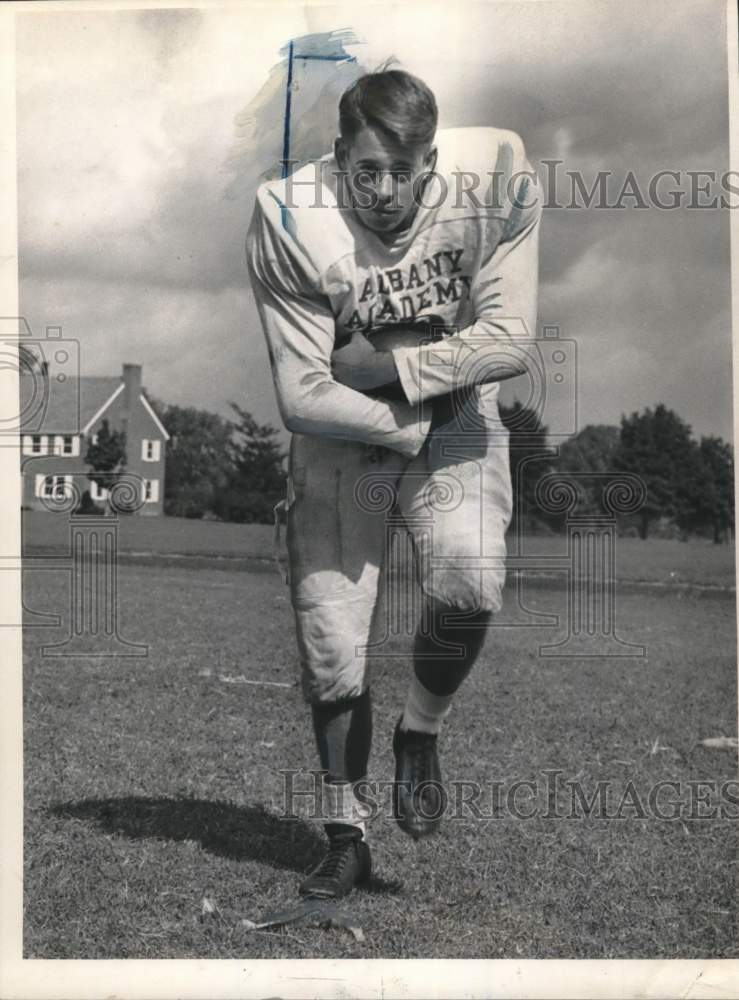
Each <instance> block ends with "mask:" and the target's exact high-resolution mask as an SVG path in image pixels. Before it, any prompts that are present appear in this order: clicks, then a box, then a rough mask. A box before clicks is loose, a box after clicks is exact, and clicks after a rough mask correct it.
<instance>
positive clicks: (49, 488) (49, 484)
mask: <svg viewBox="0 0 739 1000" xmlns="http://www.w3.org/2000/svg"><path fill="white" fill-rule="evenodd" d="M71 486H72V477H71V476H36V496H37V497H40V498H41V499H43V500H63V499H65V497H67V496H68V495H69V493H68V489H69V488H71Z"/></svg>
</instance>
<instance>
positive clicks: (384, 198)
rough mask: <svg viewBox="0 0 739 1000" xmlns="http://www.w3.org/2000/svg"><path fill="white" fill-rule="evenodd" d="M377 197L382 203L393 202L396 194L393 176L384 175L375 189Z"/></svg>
mask: <svg viewBox="0 0 739 1000" xmlns="http://www.w3.org/2000/svg"><path fill="white" fill-rule="evenodd" d="M375 190H376V191H377V197H378V198H379V199H380V201H381V202H388V201H391V200H392V198H393V195H394V193H395V187H394V182H393V175H392V174H382V176H381V177H380V179H379V180H378V182H377V185H376V187H375Z"/></svg>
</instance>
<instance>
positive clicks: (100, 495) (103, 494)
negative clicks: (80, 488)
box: [90, 479, 108, 500]
mask: <svg viewBox="0 0 739 1000" xmlns="http://www.w3.org/2000/svg"><path fill="white" fill-rule="evenodd" d="M90 496H91V497H92V499H93V500H107V499H108V491H107V489H106V488H105V487H104V486H100V484H99V483H96V482H95V480H94V479H93V480H91V481H90Z"/></svg>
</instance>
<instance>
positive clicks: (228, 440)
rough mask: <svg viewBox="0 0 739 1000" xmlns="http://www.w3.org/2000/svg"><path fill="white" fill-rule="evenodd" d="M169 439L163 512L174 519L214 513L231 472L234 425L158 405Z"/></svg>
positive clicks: (207, 415)
mask: <svg viewBox="0 0 739 1000" xmlns="http://www.w3.org/2000/svg"><path fill="white" fill-rule="evenodd" d="M156 409H157V410H158V412H159V413H161V415H162V422H163V424H164V426H165V427H166V428H167V431H168V433H169V435H170V439H169V441H168V442H167V450H166V455H165V467H164V471H165V478H164V512H165V514H170V515H172V516H174V517H192V518H199V517H202V516H203V514H205V513H206V512H207V511H209V510H213V508H214V504H215V498H216V495H217V493H218V491H219V490H222V489H223V488H224V486H225V485H226V484H227V483H228V481H229V477H230V475H231V471H232V460H231V448H232V435H233V430H234V425H233V424H232V423H231V421H229V420H225V419H224V418H223V417H220V416H218V414H215V413H209V412H208V411H207V410H198V409H195V407H192V406H187V407H183V406H166V405H163V404H161V403H160V404H158V405H157V407H156Z"/></svg>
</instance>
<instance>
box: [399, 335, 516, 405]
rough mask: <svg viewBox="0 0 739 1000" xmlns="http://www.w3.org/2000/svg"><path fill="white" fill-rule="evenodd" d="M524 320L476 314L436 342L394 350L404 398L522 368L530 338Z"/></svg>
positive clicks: (512, 373)
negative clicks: (469, 321) (448, 335)
mask: <svg viewBox="0 0 739 1000" xmlns="http://www.w3.org/2000/svg"><path fill="white" fill-rule="evenodd" d="M533 329H534V324H533V321H532V322H530V323H527V322H526V320H523V319H521V318H519V317H515V318H511V319H501V318H496V319H495V320H488V319H480V320H478V321H477V322H475V323H473V324H472V325H471V326H469V327H466V328H465V329H464V330H461V331H460V332H459V333H457V334H454V335H453V336H451V337H447V338H445V339H444V340H443V341H441V342H439V343H438V344H426V345H421V346H419V347H415V348H414V347H404V348H398V349H396V350H394V351H393V356H394V359H395V364H396V368H397V372H398V378H399V380H400V383H401V385H402V387H403V392H404V393H405V396H406V398H407V399H408V401H409V403H411V404H412V405H418V404H419V403H420V402H422V401H424V400H428V399H433V398H434V397H436V396H442V395H445V394H446V393H449V392H455V391H458V390H460V389H463V388H465V387H468V386H472V385H479V384H482V383H487V382H501V381H504V380H505V379H509V378H515V377H516V376H517V375H522V374H524V372H525V371H526V360H527V351H526V347H525V345H526V344H527V343H528V342H529V341H530V337H531V335H530V334H529V332H528V331H530V330H533Z"/></svg>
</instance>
